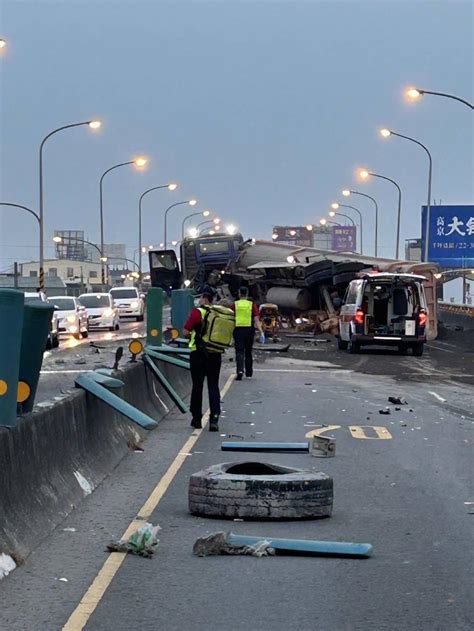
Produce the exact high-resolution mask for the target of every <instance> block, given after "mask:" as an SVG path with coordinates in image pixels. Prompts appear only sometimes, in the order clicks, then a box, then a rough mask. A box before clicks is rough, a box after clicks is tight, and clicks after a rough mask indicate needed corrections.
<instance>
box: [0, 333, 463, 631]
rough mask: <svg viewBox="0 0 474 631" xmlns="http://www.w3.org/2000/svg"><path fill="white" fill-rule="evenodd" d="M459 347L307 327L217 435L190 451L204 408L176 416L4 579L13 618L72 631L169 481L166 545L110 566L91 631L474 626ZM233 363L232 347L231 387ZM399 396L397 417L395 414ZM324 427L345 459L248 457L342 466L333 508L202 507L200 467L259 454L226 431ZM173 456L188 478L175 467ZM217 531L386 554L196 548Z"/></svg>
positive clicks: (278, 434) (259, 435)
mask: <svg viewBox="0 0 474 631" xmlns="http://www.w3.org/2000/svg"><path fill="white" fill-rule="evenodd" d="M446 343H447V344H453V345H454V348H455V351H454V352H453V353H452V356H451V354H450V353H449V352H446V351H443V350H440V349H439V348H437V346H441V345H437V344H436V343H435V344H433V345H431V348H428V352H427V354H426V356H424V357H422V358H413V357H409V356H407V357H400V356H398V355H397V354H393V353H391V352H387V353H383V352H381V351H376V350H373V351H370V352H367V353H362V354H361V355H357V356H351V355H348V354H346V353H339V352H337V351H336V350H335V347H334V344H333V343H330V342H328V343H325V342H322V343H319V344H316V345H313V344H312V343H306V342H304V341H303V340H302V339H293V340H292V344H293V347H292V349H291V351H290V353H287V354H283V353H282V354H270V353H267V354H261V355H260V356H259V361H258V363H257V365H256V371H255V378H254V379H253V380H251V381H248V380H244V381H243V382H240V383H238V382H233V383H232V385H231V386H230V389H229V391H228V393H227V394H226V396H225V399H224V405H223V408H224V410H225V412H223V418H222V420H221V432H220V433H219V434H211V433H209V432H208V431H207V430H203V431H202V432H195V435H196V438H197V442H196V443H195V444H193V445H191V446H190V444H189V443H188V445H187V446H185V445H186V441H187V440H188V438H189V437H190V435H191V429H190V427H189V425H188V423H189V419H187V418H185V417H184V416H182V415H179V414H176V413H172V414H170V415H169V416H168V417H167V418H166V419H165V420H164V421H163V422H162V423H161V425H160V427H159V428H158V429H157V430H156V431H155V432H153V433H152V434H151V435H150V438H149V439H148V440H147V441H146V443H145V444H144V448H145V451H144V452H133V453H130V455H129V456H128V457H127V458H125V459H124V460H123V461H122V463H121V464H120V466H119V467H117V469H116V470H115V471H114V472H113V473H112V474H111V475H110V476H109V478H108V479H107V480H105V482H104V483H103V484H102V485H101V486H100V487H99V488H98V489H97V490H96V491H95V492H94V493H93V494H92V495H90V496H88V497H87V498H85V500H84V502H83V503H82V504H81V505H80V506H79V507H78V508H77V509H76V510H75V511H73V513H72V514H71V515H70V516H69V517H68V518H67V519H66V520H65V521H64V523H63V524H62V525H61V526H60V527H59V528H58V529H57V530H56V531H55V532H54V533H53V534H52V535H51V536H49V537H48V538H47V539H45V540H44V541H42V542H40V543H39V546H38V548H37V550H36V551H35V552H34V553H33V554H32V555H31V556H30V557H29V558H28V560H27V562H26V563H25V564H24V565H23V566H22V567H20V568H18V569H17V570H16V571H15V572H14V573H13V574H12V575H11V576H10V577H9V578H8V579H7V580H5V581H3V582H2V584H1V586H0V594H1V602H2V605H1V609H0V628H1V629H2V631H3V629H5V630H7V629H8V630H9V631H19V630H22V631H43V630H45V631H46V630H48V631H52V630H56V629H61V628H62V627H63V625H64V624H65V623H66V621H67V620H68V618H69V616H70V615H71V614H72V613H73V612H74V611H75V609H76V607H77V605H78V603H79V602H80V601H81V598H82V597H83V595H84V594H85V592H86V591H87V590H88V589H89V587H90V585H91V584H92V582H93V581H94V579H95V577H96V576H97V574H98V572H99V571H100V570H101V568H102V567H103V565H104V563H105V562H106V561H108V559H110V555H108V554H107V552H105V545H106V544H107V543H108V541H109V540H110V539H111V538H114V537H117V538H119V537H120V536H121V534H122V533H123V532H124V531H125V529H126V528H127V526H128V525H129V524H130V522H132V521H133V519H134V517H135V516H136V514H137V513H138V511H139V510H140V509H141V507H142V506H143V505H144V504H145V502H146V500H147V499H148V498H149V496H150V494H151V493H152V492H153V490H155V495H154V497H156V496H157V493H156V488H158V490H160V489H161V490H164V489H163V488H162V487H163V484H164V481H166V482H170V484H169V487H167V490H166V492H165V493H164V495H163V497H162V499H161V501H159V503H158V505H157V507H156V508H155V509H154V510H153V511H152V513H151V515H150V521H151V522H152V523H154V524H159V525H160V526H161V527H162V531H161V532H160V548H159V550H158V552H157V555H156V556H155V558H153V559H152V560H146V559H141V558H137V557H131V556H129V557H126V558H125V559H124V561H123V563H122V564H121V565H120V567H119V568H118V570H117V573H116V574H115V576H114V578H113V580H112V581H111V583H110V584H108V580H107V576H103V581H102V583H103V584H104V583H105V585H106V587H107V588H106V589H105V591H104V593H103V594H101V593H99V592H100V590H95V592H94V590H93V592H92V593H89V595H88V598H87V604H88V608H89V611H90V610H93V611H92V613H91V615H90V617H87V624H86V626H85V628H86V629H87V630H90V631H92V630H93V631H112V630H114V631H115V630H127V631H128V630H129V629H133V630H137V631H152V630H153V631H155V630H156V629H162V630H164V631H174V630H178V629H179V630H181V631H187V630H193V631H201V630H202V631H204V630H206V631H221V630H223V629H226V630H230V631H233V630H234V629H235V630H240V629H261V630H263V631H267V630H268V631H270V630H272V631H273V630H280V629H281V630H287V629H295V630H296V629H298V630H301V631H310V630H318V631H320V630H321V631H353V630H357V631H359V630H360V631H372V630H374V631H380V630H390V631H406V630H416V631H418V630H420V631H425V630H426V631H446V630H447V629H449V630H451V631H464V630H467V629H472V628H473V625H474V615H473V605H472V603H473V595H474V593H473V584H474V580H473V579H474V571H473V568H474V558H473V543H474V541H473V525H474V490H473V488H472V480H473V477H474V476H473V474H474V465H473V462H474V459H473V455H474V454H473V438H474V434H473V432H474V415H473V405H472V403H473V388H472V381H471V378H472V374H474V368H473V366H472V359H471V358H472V355H469V352H472V351H471V350H470V348H469V347H466V346H465V345H464V346H462V347H458V346H457V340H454V341H453V340H452V339H451V338H450V339H449V340H448V341H446ZM463 343H464V342H463ZM446 348H450V347H446ZM450 350H451V349H450ZM463 353H464V355H463ZM461 357H463V359H461ZM468 362H469V363H468ZM232 368H233V362H230V361H229V360H227V361H226V364H225V370H224V374H223V380H222V383H224V382H225V380H226V377H227V375H228V374H230V372H231V371H232ZM392 395H395V396H396V395H401V396H403V397H405V398H406V399H407V401H408V405H406V406H405V405H403V406H399V407H400V408H401V409H400V410H396V409H395V406H393V405H390V404H389V403H388V397H389V396H392ZM386 406H389V407H390V411H391V413H390V414H389V415H381V414H380V413H379V410H381V409H384V408H385V407H386ZM323 424H324V425H332V426H336V427H334V428H332V429H329V431H328V433H327V435H329V436H333V437H334V438H335V439H336V443H337V451H336V457H335V458H332V459H317V458H313V457H312V456H310V455H290V454H286V455H283V454H265V455H261V456H258V455H256V454H253V455H249V456H248V458H247V459H249V460H255V459H258V460H263V461H267V462H273V463H276V464H282V465H289V466H295V467H301V468H306V469H309V470H313V469H315V470H322V471H324V472H326V473H327V474H329V475H331V476H333V478H334V484H335V500H334V512H333V515H332V517H331V518H328V519H323V520H314V521H313V520H311V521H303V522H260V523H258V522H240V521H230V522H228V521H221V520H207V519H203V518H198V517H193V516H191V515H189V514H188V512H187V484H188V479H189V476H190V474H191V473H193V472H194V471H197V470H200V469H202V468H204V467H207V466H210V465H211V464H216V463H218V462H229V461H238V460H244V459H246V458H245V456H243V455H242V454H232V453H222V452H221V451H220V443H221V441H222V440H223V439H224V436H223V434H225V435H229V434H231V435H234V436H235V435H236V436H237V438H236V440H239V438H238V437H239V436H240V437H242V438H244V439H248V440H272V441H273V440H277V441H278V440H281V441H302V440H304V439H305V436H306V435H307V434H308V433H309V432H312V431H314V430H316V429H318V428H320V426H321V425H323ZM363 426H368V427H366V428H365V429H362V430H360V429H354V428H360V427H363ZM350 427H351V428H352V429H350ZM374 427H378V428H383V431H382V430H374V429H373V428H374ZM380 435H382V436H384V439H380ZM357 436H362V437H361V438H358V437H357ZM363 436H366V437H367V438H364V437H363ZM176 459H177V460H176ZM181 462H182V466H181V467H180V468H179V467H178V466H177V465H178V464H179V463H181ZM172 463H174V466H173V468H172V473H173V474H174V475H169V476H168V477H167V478H163V476H164V474H165V473H166V472H167V470H168V468H169V467H170V465H172ZM157 485H158V487H157ZM159 495H160V493H158V496H159ZM71 529H74V530H71ZM219 530H232V531H233V532H236V533H241V534H244V533H245V534H255V535H259V536H260V535H261V536H279V537H294V538H305V539H322V540H333V541H358V542H369V543H371V544H372V545H373V546H374V554H373V556H372V558H370V559H365V560H361V559H334V558H332V559H331V558H303V557H291V556H288V557H275V558H272V557H269V558H262V559H256V558H253V557H225V556H223V557H209V558H197V557H194V556H193V555H192V546H193V543H194V541H195V540H196V538H197V537H199V536H203V535H205V534H208V533H210V532H216V531H219ZM60 579H67V581H63V580H60ZM96 586H97V584H96ZM79 628H81V627H80V626H76V627H74V626H71V627H70V630H71V629H79Z"/></svg>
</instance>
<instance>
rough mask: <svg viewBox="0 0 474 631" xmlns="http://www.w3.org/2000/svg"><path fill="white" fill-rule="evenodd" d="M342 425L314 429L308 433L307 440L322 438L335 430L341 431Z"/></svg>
mask: <svg viewBox="0 0 474 631" xmlns="http://www.w3.org/2000/svg"><path fill="white" fill-rule="evenodd" d="M340 427H341V426H340V425H328V426H327V427H318V429H312V430H311V431H310V432H308V433H307V434H306V436H305V438H313V437H314V436H321V434H324V432H332V431H333V430H335V429H340Z"/></svg>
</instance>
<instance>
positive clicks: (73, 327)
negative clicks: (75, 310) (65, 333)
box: [69, 324, 77, 335]
mask: <svg viewBox="0 0 474 631" xmlns="http://www.w3.org/2000/svg"><path fill="white" fill-rule="evenodd" d="M69 333H72V334H73V335H74V333H77V326H76V325H75V324H73V325H72V326H70V327H69Z"/></svg>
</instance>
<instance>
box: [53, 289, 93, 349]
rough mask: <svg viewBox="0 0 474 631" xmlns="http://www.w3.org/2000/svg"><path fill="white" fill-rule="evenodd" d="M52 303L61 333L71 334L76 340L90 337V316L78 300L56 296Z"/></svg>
mask: <svg viewBox="0 0 474 631" xmlns="http://www.w3.org/2000/svg"><path fill="white" fill-rule="evenodd" d="M50 302H52V303H53V304H54V309H55V311H56V315H57V316H58V319H59V323H58V329H59V332H60V333H70V334H71V335H72V336H73V337H75V338H76V340H79V339H81V336H82V337H87V336H88V335H89V325H88V314H87V311H86V309H85V307H83V306H82V305H81V304H80V303H79V301H78V300H77V298H74V297H71V296H54V298H51V300H50Z"/></svg>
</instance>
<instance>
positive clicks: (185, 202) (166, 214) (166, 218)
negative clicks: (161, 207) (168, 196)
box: [164, 199, 197, 250]
mask: <svg viewBox="0 0 474 631" xmlns="http://www.w3.org/2000/svg"><path fill="white" fill-rule="evenodd" d="M181 204H189V205H190V206H196V204H197V201H196V200H195V199H186V200H184V201H183V202H176V203H175V204H171V206H168V208H167V209H166V210H165V230H164V233H165V250H166V246H167V238H168V228H167V224H168V213H169V211H170V210H171V209H172V208H174V207H175V206H181Z"/></svg>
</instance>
